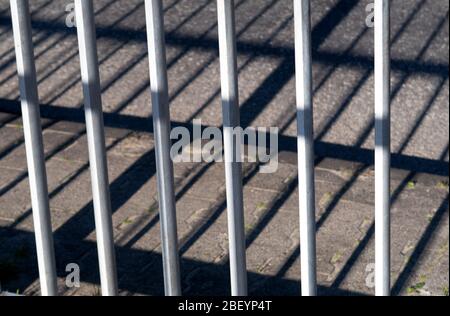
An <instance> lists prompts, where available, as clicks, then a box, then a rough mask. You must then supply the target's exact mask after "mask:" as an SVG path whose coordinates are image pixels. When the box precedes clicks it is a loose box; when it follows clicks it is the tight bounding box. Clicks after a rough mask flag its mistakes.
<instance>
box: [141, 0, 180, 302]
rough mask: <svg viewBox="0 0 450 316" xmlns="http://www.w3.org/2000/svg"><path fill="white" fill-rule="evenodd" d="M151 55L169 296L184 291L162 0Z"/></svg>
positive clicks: (155, 7)
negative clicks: (182, 289) (181, 272)
mask: <svg viewBox="0 0 450 316" xmlns="http://www.w3.org/2000/svg"><path fill="white" fill-rule="evenodd" d="M145 11H146V20H147V38H148V55H149V68H150V84H151V92H152V110H153V127H154V134H155V143H156V167H157V168H156V170H157V179H158V192H159V209H160V215H161V216H160V220H161V240H162V255H163V270H164V286H165V293H166V295H167V296H179V295H181V280H180V263H179V253H178V237H177V220H176V209H175V193H174V179H173V164H172V160H171V157H170V144H171V141H170V113H169V89H168V82H167V64H166V51H165V39H164V15H163V5H162V1H161V0H146V1H145Z"/></svg>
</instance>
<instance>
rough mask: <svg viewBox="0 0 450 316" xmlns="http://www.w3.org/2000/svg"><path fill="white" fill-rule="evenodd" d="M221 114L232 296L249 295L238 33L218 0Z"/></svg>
mask: <svg viewBox="0 0 450 316" xmlns="http://www.w3.org/2000/svg"><path fill="white" fill-rule="evenodd" d="M217 12H218V26H219V50H220V72H221V85H222V112H223V132H224V153H225V182H226V190H227V214H228V235H229V248H230V275H231V294H232V295H233V296H246V295H247V268H246V254H245V251H246V247H245V226H244V202H243V193H242V165H241V160H240V146H241V140H240V137H237V138H238V139H235V138H234V128H236V127H239V125H240V116H239V96H238V77H237V56H236V34H235V32H236V30H235V17H234V1H233V0H217Z"/></svg>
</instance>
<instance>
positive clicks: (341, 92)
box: [0, 0, 449, 295]
mask: <svg viewBox="0 0 450 316" xmlns="http://www.w3.org/2000/svg"><path fill="white" fill-rule="evenodd" d="M94 2H95V10H96V23H97V36H98V53H99V61H100V73H101V80H102V97H103V109H104V112H105V125H106V144H107V147H108V164H109V175H110V184H111V186H110V187H111V196H112V208H113V224H114V236H115V241H116V252H117V264H118V273H119V286H120V293H121V294H122V295H162V294H163V280H162V265H161V249H160V238H159V217H158V203H157V189H156V174H155V173H156V169H155V161H154V141H153V134H152V131H153V127H152V120H151V116H152V107H151V101H150V94H149V78H148V60H147V48H146V34H145V18H144V5H143V3H144V1H142V0H127V1H125V0H95V1H94ZM370 2H371V1H369V0H366V1H353V0H313V1H312V20H313V31H312V32H313V33H312V34H313V58H314V64H313V72H314V93H315V94H314V106H315V112H314V124H315V137H316V150H317V164H316V191H317V192H316V202H317V216H316V218H317V247H318V249H317V265H318V266H317V268H318V281H319V294H321V295H372V294H373V292H374V289H373V286H372V283H373V282H372V281H373V262H374V238H373V237H374V236H373V235H374V222H373V211H374V207H373V203H374V201H373V198H374V197H373V195H374V194H373V193H374V188H373V187H374V185H373V182H374V179H373V152H372V149H373V134H374V130H373V71H372V70H373V67H372V65H373V29H371V28H368V27H367V26H366V22H365V21H366V17H367V15H368V13H367V11H366V6H367V5H368V4H369V3H370ZM30 3H31V11H32V25H33V31H34V45H35V55H36V67H37V73H38V83H39V96H40V102H41V104H42V105H41V114H42V118H43V119H42V124H43V127H44V142H45V152H46V158H47V173H48V185H49V192H50V204H51V211H52V223H53V229H54V239H55V247H56V257H57V266H58V281H59V290H60V293H61V294H63V295H100V294H101V291H100V289H99V276H98V264H97V254H96V244H95V240H96V239H95V226H94V218H93V209H92V194H91V186H90V173H89V165H88V154H87V143H86V137H85V127H84V114H83V110H82V105H83V97H82V89H81V82H80V71H79V58H78V48H77V40H76V29H75V28H71V27H68V26H67V25H66V19H67V17H68V14H69V13H68V12H67V11H66V7H67V5H68V4H69V3H70V2H69V1H49V0H34V1H30ZM164 6H165V24H166V40H167V59H168V67H169V69H168V75H169V85H170V100H171V108H170V110H171V117H172V121H173V126H186V127H192V122H193V120H194V119H201V120H202V125H203V126H204V127H206V126H220V125H221V121H222V115H221V103H220V83H219V59H218V47H217V46H218V45H217V26H216V5H215V1H212V0H195V1H194V0H167V1H164ZM448 10H449V3H448V1H446V0H433V1H431V0H428V1H425V0H398V1H392V100H393V101H392V151H393V162H392V163H393V170H392V199H393V205H392V281H393V282H392V289H393V294H395V295H448V286H449V249H448V247H449V213H448V199H449V184H448V173H449V168H448V161H449V80H448V62H449V40H448V38H449V21H448ZM236 21H237V34H238V54H239V56H238V67H239V92H240V103H241V123H242V125H243V126H244V127H247V126H253V127H264V126H267V127H269V126H274V127H279V129H280V132H281V135H280V138H279V141H280V144H279V147H280V164H279V168H278V171H277V172H276V173H274V174H269V175H267V174H263V173H261V172H260V167H261V166H260V165H259V164H258V163H250V162H247V163H245V164H244V171H245V172H244V174H245V175H244V184H245V185H244V204H245V216H246V233H247V264H248V272H249V292H250V293H251V294H254V295H299V294H300V282H301V280H300V260H299V256H300V250H301V245H300V243H299V219H298V192H297V191H298V177H297V168H296V123H295V85H294V80H295V77H294V75H295V72H294V59H293V54H294V50H293V16H292V1H286V0H236ZM18 97H19V91H18V81H17V76H16V65H15V56H14V46H13V40H12V32H11V20H10V15H9V1H6V0H0V282H1V283H0V285H1V288H0V292H1V290H5V291H8V292H12V293H20V294H26V295H38V294H39V282H38V273H37V265H36V254H35V242H34V234H33V223H32V217H31V203H30V196H29V184H28V177H27V167H26V157H25V148H24V143H23V129H22V122H21V119H20V105H19V102H18V100H19V99H18ZM175 183H176V191H177V216H178V219H177V220H178V233H179V239H180V253H181V257H182V259H181V272H182V286H183V293H185V294H190V295H228V294H229V292H230V289H229V268H228V239H227V225H226V222H227V218H226V201H225V180H224V169H223V165H222V164H221V163H211V164H208V163H180V164H175ZM69 263H77V264H78V265H79V266H80V269H81V270H80V271H81V281H82V282H81V287H79V288H68V287H67V286H66V284H65V279H66V276H67V274H68V272H66V269H65V268H66V265H67V264H69Z"/></svg>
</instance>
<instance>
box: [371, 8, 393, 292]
mask: <svg viewBox="0 0 450 316" xmlns="http://www.w3.org/2000/svg"><path fill="white" fill-rule="evenodd" d="M389 46H390V1H389V0H375V292H376V295H377V296H388V295H390V158H391V157H390V155H391V149H390V146H391V144H390V137H391V135H390V128H391V127H390V119H391V118H390V47H389Z"/></svg>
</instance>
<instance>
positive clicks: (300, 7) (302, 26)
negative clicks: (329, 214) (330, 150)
mask: <svg viewBox="0 0 450 316" xmlns="http://www.w3.org/2000/svg"><path fill="white" fill-rule="evenodd" d="M310 10H311V9H310V0H294V17H295V65H296V91H297V126H298V127H297V128H298V134H297V143H298V179H299V206H300V245H301V253H300V254H301V280H302V295H303V296H315V295H316V294H317V285H316V283H317V281H316V219H315V201H314V195H315V192H314V135H313V104H312V102H313V101H312V65H311V63H312V56H311V17H310Z"/></svg>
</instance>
